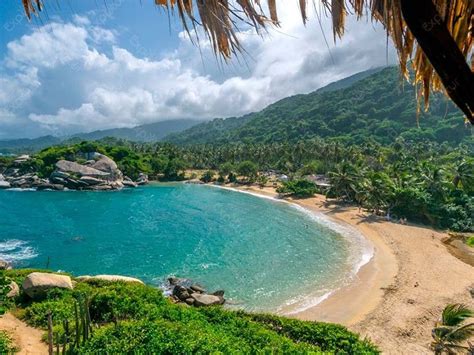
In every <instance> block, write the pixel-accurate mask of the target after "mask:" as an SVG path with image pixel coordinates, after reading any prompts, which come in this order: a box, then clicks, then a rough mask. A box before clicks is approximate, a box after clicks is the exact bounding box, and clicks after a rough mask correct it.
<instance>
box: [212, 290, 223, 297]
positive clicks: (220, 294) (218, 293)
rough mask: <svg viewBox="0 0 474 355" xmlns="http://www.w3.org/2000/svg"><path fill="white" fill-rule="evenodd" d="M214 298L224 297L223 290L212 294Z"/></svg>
mask: <svg viewBox="0 0 474 355" xmlns="http://www.w3.org/2000/svg"><path fill="white" fill-rule="evenodd" d="M212 294H213V295H214V296H218V297H224V290H217V291H216V292H213V293H212Z"/></svg>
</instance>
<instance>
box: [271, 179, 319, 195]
mask: <svg viewBox="0 0 474 355" xmlns="http://www.w3.org/2000/svg"><path fill="white" fill-rule="evenodd" d="M277 192H278V193H280V194H284V195H290V196H294V197H301V198H304V197H311V196H313V195H314V194H315V193H317V192H318V188H317V187H316V185H315V184H314V183H313V182H311V181H308V180H305V179H301V180H293V181H287V182H284V183H283V185H282V186H280V187H279V188H278V189H277Z"/></svg>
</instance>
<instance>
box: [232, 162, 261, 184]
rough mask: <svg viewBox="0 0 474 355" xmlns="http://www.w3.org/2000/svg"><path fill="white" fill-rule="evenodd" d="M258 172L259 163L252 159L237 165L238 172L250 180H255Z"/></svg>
mask: <svg viewBox="0 0 474 355" xmlns="http://www.w3.org/2000/svg"><path fill="white" fill-rule="evenodd" d="M257 172H258V168H257V165H256V164H255V163H254V162H252V161H250V160H245V161H243V162H241V163H240V164H239V165H237V173H238V174H239V175H241V176H243V177H245V178H246V179H247V180H248V181H249V182H250V181H255V179H256V178H257Z"/></svg>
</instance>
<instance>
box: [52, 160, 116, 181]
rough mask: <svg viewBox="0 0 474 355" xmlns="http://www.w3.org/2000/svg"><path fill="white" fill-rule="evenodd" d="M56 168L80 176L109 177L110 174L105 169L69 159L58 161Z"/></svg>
mask: <svg viewBox="0 0 474 355" xmlns="http://www.w3.org/2000/svg"><path fill="white" fill-rule="evenodd" d="M56 168H57V171H61V172H66V173H69V174H77V175H79V176H92V177H107V176H109V175H110V174H109V173H106V172H104V171H101V170H98V169H95V168H93V167H90V166H84V165H81V164H78V163H76V162H73V161H69V160H59V161H58V162H57V163H56Z"/></svg>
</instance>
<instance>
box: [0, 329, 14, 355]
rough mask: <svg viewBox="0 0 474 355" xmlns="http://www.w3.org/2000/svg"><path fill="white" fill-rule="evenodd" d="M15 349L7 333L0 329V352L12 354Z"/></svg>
mask: <svg viewBox="0 0 474 355" xmlns="http://www.w3.org/2000/svg"><path fill="white" fill-rule="evenodd" d="M17 351H18V349H17V348H16V347H15V346H14V345H13V344H12V340H11V339H10V337H9V336H8V334H7V333H5V332H3V331H0V354H14V353H16V352H17Z"/></svg>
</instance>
